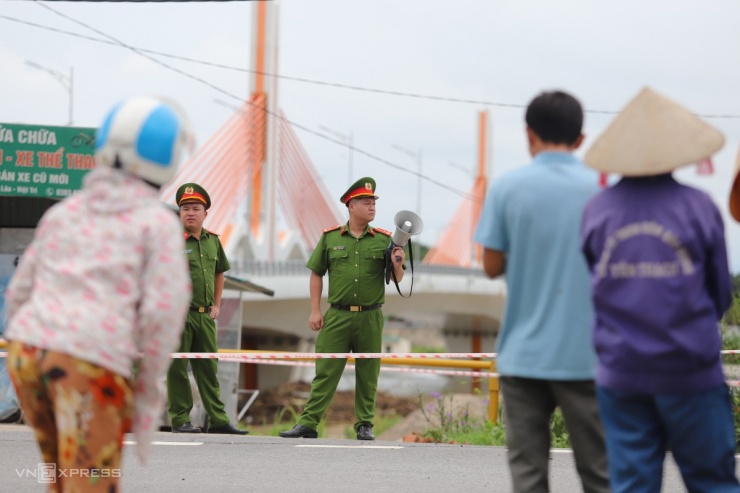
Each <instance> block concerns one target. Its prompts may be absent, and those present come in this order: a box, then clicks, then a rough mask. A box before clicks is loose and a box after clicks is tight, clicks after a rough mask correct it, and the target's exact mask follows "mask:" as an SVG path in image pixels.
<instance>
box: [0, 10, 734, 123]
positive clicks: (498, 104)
mask: <svg viewBox="0 0 740 493" xmlns="http://www.w3.org/2000/svg"><path fill="white" fill-rule="evenodd" d="M33 1H37V0H33ZM0 18H3V19H6V20H9V21H12V22H17V23H20V24H26V25H28V26H32V27H36V28H39V29H44V30H47V31H52V32H56V33H60V34H64V35H67V36H74V37H77V38H81V39H86V40H88V41H93V42H96V43H105V44H108V45H112V46H123V47H125V48H129V49H135V51H136V52H141V53H149V54H152V55H157V56H161V57H166V58H171V59H174V60H181V61H184V62H189V63H197V64H200V65H206V66H209V67H215V68H220V69H224V70H232V71H236V72H243V73H251V74H259V75H264V76H266V77H275V78H277V79H282V80H289V81H293V82H301V83H305V84H313V85H318V86H325V87H335V88H339V89H347V90H351V91H360V92H367V93H374V94H384V95H388V96H396V97H407V98H415V99H427V100H432V101H443V102H449V103H463V104H475V105H480V106H493V107H497V108H519V109H521V108H526V107H527V105H526V104H522V103H502V102H496V101H486V100H478V99H467V98H459V97H451V96H436V95H431V94H418V93H413V92H404V91H396V90H390V89H378V88H372V87H364V86H357V85H352V84H343V83H340V82H328V81H321V80H316V79H307V78H305V77H294V76H290V75H281V74H273V73H268V72H261V71H259V70H252V69H247V68H244V67H237V66H234V65H225V64H221V63H215V62H209V61H207V60H199V59H196V58H190V57H186V56H181V55H174V54H171V53H164V52H161V51H156V50H150V49H147V48H138V47H137V48H134V47H133V46H129V45H122V44H121V43H117V42H114V41H110V40H108V39H101V38H95V37H92V36H85V35H84V34H79V33H75V32H71V31H65V30H63V29H58V28H55V27H52V26H46V25H43V24H37V23H35V22H30V21H26V20H23V19H18V18H15V17H10V16H7V15H2V14H0ZM101 34H102V33H101ZM106 36H107V35H106ZM584 112H585V113H591V114H602V115H616V114H618V113H619V111H614V110H598V109H584ZM696 115H697V116H700V117H702V118H710V119H712V118H716V119H735V118H740V115H734V114H706V113H696Z"/></svg>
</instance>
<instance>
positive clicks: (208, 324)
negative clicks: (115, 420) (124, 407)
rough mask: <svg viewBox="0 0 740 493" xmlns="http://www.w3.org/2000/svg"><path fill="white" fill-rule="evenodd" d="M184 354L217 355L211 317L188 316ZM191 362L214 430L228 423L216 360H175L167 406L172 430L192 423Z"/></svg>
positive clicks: (214, 323) (168, 386) (200, 314)
mask: <svg viewBox="0 0 740 493" xmlns="http://www.w3.org/2000/svg"><path fill="white" fill-rule="evenodd" d="M179 352H181V353H217V352H218V344H217V342H216V321H215V320H213V319H212V318H211V317H210V315H208V313H198V312H189V313H188V318H187V320H186V321H185V330H183V332H182V338H181V340H180V351H179ZM188 361H189V362H190V366H191V367H192V368H193V377H195V383H196V384H198V391H199V392H200V399H201V401H202V402H203V407H204V408H205V411H206V413H207V414H208V418H209V420H208V421H209V426H210V427H211V428H214V427H217V426H221V425H225V424H227V423H228V422H229V416H228V415H227V414H226V410H225V409H224V404H223V402H221V388H220V386H219V383H218V377H217V376H216V372H217V370H218V360H215V359H191V360H187V359H173V360H172V364H171V365H170V369H169V371H168V372H167V402H168V409H169V414H170V422H171V423H172V426H173V427H174V426H180V425H181V424H183V423H185V422H188V421H190V411H191V410H192V409H193V393H192V392H191V391H190V379H189V378H188Z"/></svg>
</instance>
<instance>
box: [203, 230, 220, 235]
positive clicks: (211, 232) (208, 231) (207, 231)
mask: <svg viewBox="0 0 740 493" xmlns="http://www.w3.org/2000/svg"><path fill="white" fill-rule="evenodd" d="M203 231H205V232H206V233H208V234H209V235H214V236H221V235H220V234H218V233H214V232H213V231H210V230H208V229H206V228H203Z"/></svg>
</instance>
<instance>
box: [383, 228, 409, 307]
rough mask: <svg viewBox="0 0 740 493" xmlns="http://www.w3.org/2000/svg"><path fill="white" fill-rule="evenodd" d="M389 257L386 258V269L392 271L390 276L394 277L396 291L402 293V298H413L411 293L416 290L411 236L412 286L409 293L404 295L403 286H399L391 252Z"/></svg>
mask: <svg viewBox="0 0 740 493" xmlns="http://www.w3.org/2000/svg"><path fill="white" fill-rule="evenodd" d="M388 253H389V256H388V258H387V259H386V261H385V262H386V267H385V268H386V269H388V270H389V271H390V277H393V284H395V285H396V291H398V294H400V295H401V297H402V298H411V293H413V291H414V249H413V245H412V244H411V238H409V263H410V264H411V287H410V288H409V295H408V296H404V295H403V293H402V292H401V288H400V287H399V286H398V279H397V278H396V269H394V268H393V262H392V261H391V259H390V252H388ZM388 279H389V277H388V276H386V284H388Z"/></svg>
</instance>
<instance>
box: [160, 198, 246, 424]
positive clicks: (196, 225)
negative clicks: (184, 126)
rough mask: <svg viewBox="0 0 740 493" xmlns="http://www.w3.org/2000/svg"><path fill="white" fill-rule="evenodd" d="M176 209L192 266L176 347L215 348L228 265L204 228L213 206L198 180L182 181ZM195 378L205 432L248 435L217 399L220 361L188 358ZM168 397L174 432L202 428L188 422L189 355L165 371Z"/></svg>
mask: <svg viewBox="0 0 740 493" xmlns="http://www.w3.org/2000/svg"><path fill="white" fill-rule="evenodd" d="M175 201H176V202H177V205H178V207H179V208H180V221H181V222H182V225H183V228H184V230H185V233H184V236H185V253H186V254H187V256H188V263H189V265H190V279H191V283H192V288H193V296H192V300H191V301H190V311H189V312H188V317H187V320H186V322H185V330H184V331H183V333H182V339H181V344H180V352H183V353H190V352H193V353H216V352H218V343H217V338H216V335H217V334H216V320H215V319H216V318H218V314H219V310H220V306H221V294H222V292H223V288H224V272H226V271H227V270H229V268H230V267H231V266H230V265H229V260H228V259H227V258H226V254H225V253H224V249H223V246H222V245H221V240H220V239H219V238H218V235H216V234H214V233H212V232H210V231H208V230H207V229H205V228H204V227H203V221H204V220H205V218H206V216H207V215H208V212H207V210H208V208H209V207H211V198H210V197H209V196H208V193H207V192H206V191H205V189H204V188H203V187H201V186H200V185H198V184H196V183H185V184H184V185H182V186H181V187H180V188H179V189H178V190H177V193H176V194H175ZM190 365H191V367H192V368H193V377H195V382H196V383H197V384H198V391H199V392H200V398H201V401H202V402H203V407H204V408H205V411H206V413H207V415H208V417H207V418H206V419H207V421H208V424H209V427H208V428H207V429H206V430H203V431H206V432H207V433H225V434H232V435H246V434H247V433H248V432H247V431H245V430H240V429H238V428H235V427H234V426H233V425H231V423H229V417H228V415H227V414H226V411H225V409H224V404H223V402H221V391H220V386H219V383H218V377H217V375H216V372H217V369H218V362H217V360H215V359H193V360H190ZM167 399H168V407H169V414H170V421H171V423H172V431H173V432H174V433H200V432H201V429H200V428H198V427H196V426H193V425H192V424H191V423H190V411H191V410H192V409H193V394H192V392H191V391H190V379H189V377H188V360H187V359H174V360H172V365H171V366H170V369H169V371H168V372H167Z"/></svg>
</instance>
